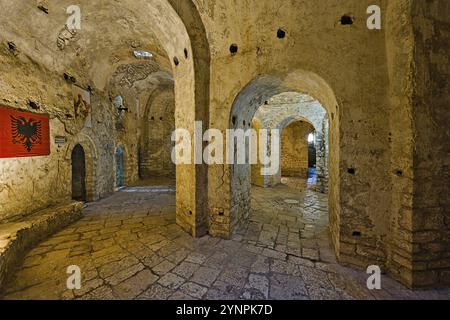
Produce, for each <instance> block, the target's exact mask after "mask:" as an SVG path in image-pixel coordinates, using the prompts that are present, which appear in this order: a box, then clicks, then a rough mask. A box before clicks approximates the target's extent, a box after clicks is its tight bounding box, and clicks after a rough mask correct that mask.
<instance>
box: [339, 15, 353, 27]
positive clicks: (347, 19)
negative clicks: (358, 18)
mask: <svg viewBox="0 0 450 320" xmlns="http://www.w3.org/2000/svg"><path fill="white" fill-rule="evenodd" d="M341 24H342V25H343V26H346V25H352V24H353V18H352V17H350V16H348V15H343V16H342V18H341Z"/></svg>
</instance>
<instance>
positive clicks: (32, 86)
mask: <svg viewBox="0 0 450 320" xmlns="http://www.w3.org/2000/svg"><path fill="white" fill-rule="evenodd" d="M0 50H1V51H0V57H1V59H2V63H1V65H0V68H1V73H2V78H1V80H0V94H1V96H2V101H1V103H2V104H3V105H6V106H8V107H11V108H15V109H20V110H26V111H31V112H38V113H46V114H48V115H49V116H50V144H51V154H50V156H48V157H33V158H13V159H0V170H1V171H0V172H1V179H0V185H1V187H0V190H1V191H0V202H1V204H2V205H1V207H0V219H1V220H10V219H13V218H17V217H19V216H23V215H27V214H29V213H32V212H34V211H36V210H39V209H43V208H46V207H48V206H50V205H54V204H57V203H60V202H64V201H66V200H69V199H71V159H70V155H71V152H72V148H73V146H75V144H77V143H78V142H83V147H85V152H86V158H87V159H88V160H87V161H90V162H91V163H92V162H93V158H95V159H98V160H100V161H102V163H103V165H102V166H101V167H95V168H93V167H91V168H90V169H92V171H91V172H89V173H88V174H89V175H90V179H91V185H90V186H89V187H90V194H89V195H88V196H89V198H90V200H95V199H98V198H99V197H102V196H105V195H107V194H109V192H111V186H112V183H111V179H110V175H109V174H108V171H111V170H112V156H111V155H110V152H111V150H112V146H113V141H112V139H111V137H110V134H109V132H111V131H112V127H111V123H112V121H111V120H109V121H108V119H111V110H110V109H108V108H107V107H106V108H103V106H105V98H102V97H99V96H96V93H93V94H92V97H91V102H92V105H93V111H92V117H93V124H94V128H95V132H96V134H95V135H94V134H92V132H93V130H94V128H92V129H89V128H84V119H79V118H78V119H76V118H75V115H74V110H73V101H72V93H71V87H70V85H69V84H68V83H66V82H65V81H64V79H63V77H62V75H55V74H52V73H51V72H49V71H47V70H46V69H45V68H42V67H40V66H39V65H38V64H36V63H35V62H34V61H33V60H31V58H29V57H28V56H27V55H26V54H24V53H21V52H19V51H11V50H8V49H7V47H6V46H5V43H4V39H2V45H1V49H0ZM29 100H31V101H34V102H36V103H37V104H38V105H39V110H33V109H32V108H31V107H30V106H29V105H28V101H29ZM106 106H109V105H108V104H106ZM56 136H63V137H66V140H67V143H66V144H64V145H62V146H57V145H56V144H55V143H54V139H55V137H56ZM86 136H88V137H91V138H89V139H87V138H85V137H86ZM97 145H102V146H104V148H103V149H102V150H99V149H98V148H97V147H96V146H97ZM94 177H97V179H94ZM93 184H95V186H94V185H93Z"/></svg>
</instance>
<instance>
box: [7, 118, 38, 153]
mask: <svg viewBox="0 0 450 320" xmlns="http://www.w3.org/2000/svg"><path fill="white" fill-rule="evenodd" d="M41 126H42V125H41V121H36V120H34V119H33V118H30V119H29V120H28V121H27V120H26V119H25V118H24V117H17V118H14V117H13V116H11V130H12V143H13V144H16V143H21V144H22V145H23V146H24V148H25V149H26V150H27V151H28V152H31V149H33V146H34V145H35V144H41V143H42V127H41Z"/></svg>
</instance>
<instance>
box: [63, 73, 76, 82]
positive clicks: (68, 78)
mask: <svg viewBox="0 0 450 320" xmlns="http://www.w3.org/2000/svg"><path fill="white" fill-rule="evenodd" d="M64 79H65V80H66V81H67V82H72V83H75V82H77V79H75V77H74V76H71V75H70V74H68V73H64Z"/></svg>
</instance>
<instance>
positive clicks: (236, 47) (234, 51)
mask: <svg viewBox="0 0 450 320" xmlns="http://www.w3.org/2000/svg"><path fill="white" fill-rule="evenodd" d="M230 52H231V54H232V55H235V54H236V53H237V52H238V46H237V44H232V45H231V46H230Z"/></svg>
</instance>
